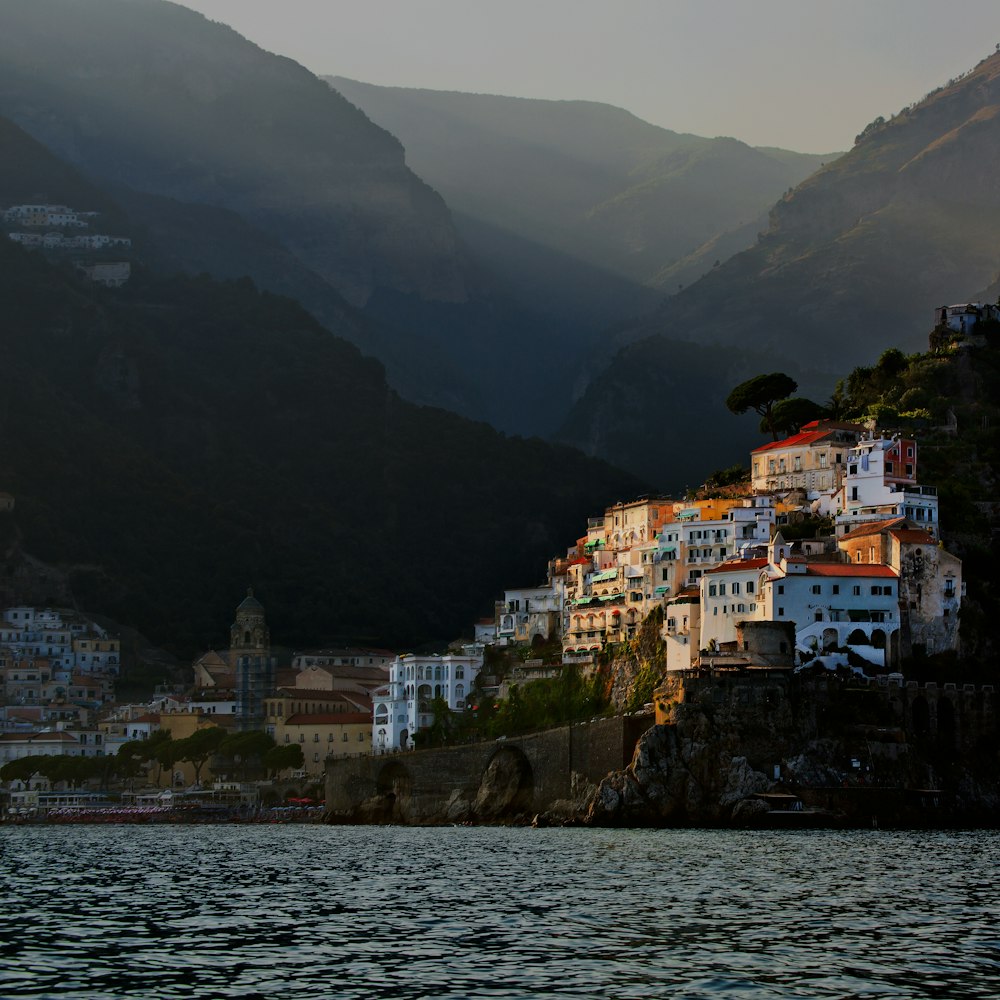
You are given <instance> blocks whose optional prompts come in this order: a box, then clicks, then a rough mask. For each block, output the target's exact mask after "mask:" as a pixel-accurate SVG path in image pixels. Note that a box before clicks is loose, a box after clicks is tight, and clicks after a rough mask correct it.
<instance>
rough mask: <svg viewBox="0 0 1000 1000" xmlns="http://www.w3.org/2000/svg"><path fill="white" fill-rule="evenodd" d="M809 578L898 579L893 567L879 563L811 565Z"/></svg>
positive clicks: (808, 572) (808, 570)
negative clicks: (866, 577) (860, 577)
mask: <svg viewBox="0 0 1000 1000" xmlns="http://www.w3.org/2000/svg"><path fill="white" fill-rule="evenodd" d="M806 572H807V574H808V575H809V576H884V577H893V578H894V577H896V576H897V575H898V574H897V573H896V571H895V570H894V569H893V568H892V567H891V566H882V565H880V564H878V563H809V566H808V568H807V570H806Z"/></svg>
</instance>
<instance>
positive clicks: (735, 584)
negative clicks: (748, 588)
mask: <svg viewBox="0 0 1000 1000" xmlns="http://www.w3.org/2000/svg"><path fill="white" fill-rule="evenodd" d="M739 592H740V585H739V583H734V584H733V594H734V595H735V594H738V593H739Z"/></svg>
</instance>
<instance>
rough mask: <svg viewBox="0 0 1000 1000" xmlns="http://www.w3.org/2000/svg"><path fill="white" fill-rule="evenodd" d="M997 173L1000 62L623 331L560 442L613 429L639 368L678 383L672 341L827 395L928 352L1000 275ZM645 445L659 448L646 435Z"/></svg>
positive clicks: (893, 132)
mask: <svg viewBox="0 0 1000 1000" xmlns="http://www.w3.org/2000/svg"><path fill="white" fill-rule="evenodd" d="M998 160H1000V55H994V56H991V57H990V58H988V59H986V60H984V61H983V62H981V63H980V64H979V65H978V66H977V67H976V68H975V69H974V70H973V71H972V72H971V73H969V74H968V75H966V76H965V77H964V78H962V79H960V80H958V81H957V82H954V83H952V84H950V85H949V86H947V87H944V88H941V89H940V90H938V91H936V92H935V93H933V94H931V95H929V96H928V97H927V98H925V99H924V100H923V101H921V102H919V103H917V104H915V105H912V106H911V107H909V108H908V109H906V110H904V111H903V112H902V113H901V114H899V115H897V116H896V117H895V118H893V119H892V120H890V121H889V122H884V123H874V124H873V126H872V127H870V128H869V129H867V130H866V131H865V133H864V134H863V135H862V136H861V137H860V138H859V141H858V143H857V144H856V146H855V147H854V149H853V150H852V151H851V152H850V153H848V154H846V155H845V156H843V157H841V158H840V159H839V160H837V161H835V162H834V163H830V164H827V166H826V167H825V168H823V169H822V170H820V171H819V172H818V173H817V174H814V175H813V176H812V177H810V178H809V179H808V180H806V181H804V182H803V183H802V184H801V185H800V186H799V187H797V188H796V189H795V190H794V191H793V192H791V193H790V194H788V195H786V196H785V197H784V198H782V199H781V201H779V202H778V204H777V205H776V206H775V208H774V209H773V211H772V213H771V224H770V228H769V230H768V232H767V233H766V234H764V235H763V236H762V237H761V239H760V240H759V242H758V243H757V244H756V245H755V246H754V247H752V248H751V249H749V250H746V251H744V252H743V253H740V254H737V255H736V256H735V257H732V258H731V259H730V260H728V261H725V262H723V263H722V264H721V265H720V266H719V267H716V268H713V269H712V271H711V272H710V273H709V274H707V275H706V276H705V277H703V278H701V279H700V280H699V281H698V282H696V283H695V284H694V285H692V286H690V287H688V288H686V289H684V290H683V291H682V292H680V293H679V294H678V295H676V296H674V297H673V298H672V299H670V300H669V302H668V303H667V304H665V305H664V306H663V307H662V308H661V309H660V310H659V311H658V312H657V313H655V314H653V315H652V316H650V317H647V318H645V319H644V320H642V321H641V322H640V323H638V324H636V325H635V326H634V327H633V328H632V329H631V330H629V331H627V332H626V334H625V336H626V337H628V338H631V339H632V340H634V341H637V343H635V344H634V345H633V346H631V347H626V348H625V349H624V350H623V351H622V352H621V353H620V354H619V355H618V356H617V357H616V358H615V360H614V361H613V362H612V364H611V366H610V368H609V369H608V370H607V371H605V372H604V373H603V374H601V375H600V376H597V377H596V378H595V379H594V381H593V382H592V383H591V386H590V390H589V395H590V399H589V407H588V408H586V409H584V408H577V410H576V411H575V412H574V414H573V415H572V416H571V418H570V420H569V421H567V423H566V425H565V426H564V427H563V430H562V432H561V435H560V437H561V439H563V440H566V441H570V442H573V443H577V444H581V445H582V444H586V443H587V442H589V441H593V440H594V439H595V429H596V428H595V426H594V422H593V420H592V418H591V417H590V416H589V413H595V412H601V413H609V414H613V412H614V411H613V405H612V404H613V397H612V396H609V395H608V390H606V388H605V387H610V386H614V385H618V384H620V383H621V382H622V380H623V379H626V378H627V377H628V375H629V373H630V372H631V371H634V370H636V368H637V366H640V365H641V366H644V367H643V370H644V373H645V377H646V379H647V380H649V381H650V382H652V383H653V384H655V383H656V382H657V378H656V377H655V376H656V372H657V371H658V372H659V374H660V376H661V379H660V381H665V380H668V379H669V378H671V377H673V365H674V362H673V358H672V356H673V346H672V345H673V344H674V343H676V342H678V341H694V342H696V343H698V344H701V345H706V346H708V345H716V346H715V348H714V350H715V353H716V355H717V356H718V357H720V358H726V357H728V356H729V355H730V354H731V353H732V352H743V351H748V350H753V351H758V352H763V353H766V354H768V355H769V356H770V358H771V361H770V363H769V364H768V365H767V367H766V368H762V369H760V370H762V371H773V370H775V369H779V368H792V369H795V368H797V367H798V368H801V367H804V366H808V367H809V368H810V369H812V371H813V372H814V377H813V378H812V379H811V383H812V384H819V383H822V382H823V379H822V373H824V372H826V373H828V378H827V380H826V385H827V386H828V389H827V391H829V390H830V389H832V385H833V381H834V378H835V377H837V375H838V374H839V373H842V372H843V371H844V370H845V369H847V368H850V367H851V366H852V365H854V364H858V363H870V362H871V361H872V360H873V359H874V358H876V357H877V356H878V355H879V354H880V353H881V351H882V350H883V349H884V348H886V347H888V346H890V345H899V346H900V347H902V348H903V349H904V350H913V349H917V348H921V347H923V345H924V342H925V337H926V332H927V329H928V327H929V325H930V322H931V314H932V310H933V308H934V307H935V306H938V305H941V304H943V303H953V302H960V301H964V300H965V299H966V298H967V297H968V296H969V295H970V294H971V293H973V292H974V290H975V289H979V288H986V287H987V286H990V285H991V283H992V282H993V281H994V280H995V279H996V277H997V275H998V273H1000V239H998V238H997V233H998V232H1000V187H998V186H997V183H996V169H995V168H996V163H997V162H998ZM645 338H651V340H650V342H649V343H644V340H645ZM650 366H653V367H650ZM709 371H710V370H709V369H706V372H709ZM729 387H731V386H725V385H724V386H723V389H725V390H728V388H729ZM724 394H725V393H724V392H723V396H724ZM644 403H645V404H648V406H649V407H651V408H656V411H657V412H658V414H659V415H660V418H661V419H662V420H663V421H665V422H666V424H667V426H668V427H670V426H676V425H677V424H678V422H681V425H682V424H683V421H684V419H685V418H684V415H683V413H682V412H680V411H679V410H678V409H677V408H673V407H671V405H670V402H669V400H663V399H661V398H660V397H658V396H657V395H656V393H655V390H651V391H650V392H648V393H647V394H646V395H645V396H644V398H643V399H642V400H640V401H639V405H640V406H641V405H643V404H644ZM613 430H614V426H612V427H611V428H608V427H605V428H604V431H605V432H609V431H613ZM642 433H643V434H644V435H645V439H646V441H647V443H648V444H650V445H652V442H653V436H652V433H651V432H650V431H648V430H647V431H644V432H642ZM592 450H594V451H596V453H598V454H605V455H607V454H610V452H609V451H608V450H607V449H600V448H599V449H592ZM631 467H632V468H633V469H638V468H639V466H638V465H636V464H635V463H633V464H632V465H631Z"/></svg>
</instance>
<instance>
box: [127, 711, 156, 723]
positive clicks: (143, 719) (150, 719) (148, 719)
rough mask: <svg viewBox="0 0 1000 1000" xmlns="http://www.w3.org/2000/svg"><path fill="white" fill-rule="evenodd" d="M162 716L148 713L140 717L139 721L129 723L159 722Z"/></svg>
mask: <svg viewBox="0 0 1000 1000" xmlns="http://www.w3.org/2000/svg"><path fill="white" fill-rule="evenodd" d="M159 721H160V716H159V713H157V712H147V713H146V714H145V715H140V716H139V717H138V718H137V719H129V723H133V722H159Z"/></svg>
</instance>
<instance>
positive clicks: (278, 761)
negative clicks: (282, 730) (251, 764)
mask: <svg viewBox="0 0 1000 1000" xmlns="http://www.w3.org/2000/svg"><path fill="white" fill-rule="evenodd" d="M263 761H264V766H265V767H266V768H267V769H268V771H269V772H270V775H271V777H272V778H275V777H277V776H278V774H279V773H280V772H282V771H286V770H289V769H291V770H297V769H298V768H300V767H302V766H303V765H304V764H305V756H304V754H303V753H302V747H301V746H299V744H298V743H285V744H284V745H282V746H276V747H272V748H271V749H270V750H268V751H266V752H265V753H264V758H263Z"/></svg>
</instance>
